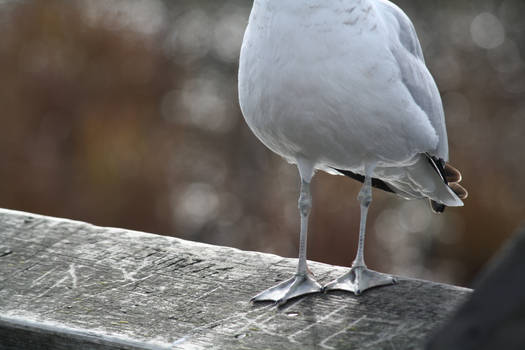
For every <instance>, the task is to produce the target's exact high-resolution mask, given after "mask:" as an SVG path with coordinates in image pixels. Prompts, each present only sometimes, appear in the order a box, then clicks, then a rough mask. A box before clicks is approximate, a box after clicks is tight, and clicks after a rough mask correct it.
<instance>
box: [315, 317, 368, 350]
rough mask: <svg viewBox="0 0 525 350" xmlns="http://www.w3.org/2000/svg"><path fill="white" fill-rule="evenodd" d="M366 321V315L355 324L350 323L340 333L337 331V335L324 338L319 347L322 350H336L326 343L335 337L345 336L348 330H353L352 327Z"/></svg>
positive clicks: (333, 334)
mask: <svg viewBox="0 0 525 350" xmlns="http://www.w3.org/2000/svg"><path fill="white" fill-rule="evenodd" d="M364 319H366V315H365V316H361V317H360V318H358V319H357V320H355V321H354V322H352V323H350V324H349V325H348V326H346V327H345V328H343V329H341V330H340V331H337V332H335V333H332V334H330V335H329V336H328V337H326V338H324V339H323V340H322V341H321V342H320V343H319V346H321V347H322V348H325V349H330V350H335V348H334V347H333V346H329V345H327V344H326V343H327V342H329V341H330V340H331V339H333V338H334V337H336V336H338V335H339V334H343V333H344V332H346V331H347V330H349V329H351V328H352V327H355V326H356V325H357V324H358V323H359V322H361V321H363V320H364Z"/></svg>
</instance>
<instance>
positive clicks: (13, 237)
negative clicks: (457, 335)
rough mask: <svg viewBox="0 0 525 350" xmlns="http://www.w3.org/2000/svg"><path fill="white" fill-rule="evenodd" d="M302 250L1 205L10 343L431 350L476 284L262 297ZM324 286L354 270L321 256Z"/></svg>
mask: <svg viewBox="0 0 525 350" xmlns="http://www.w3.org/2000/svg"><path fill="white" fill-rule="evenodd" d="M295 264H296V260H295V259H287V258H282V257H279V256H275V255H270V254H262V253H256V252H246V251H240V250H237V249H233V248H227V247H219V246H211V245H206V244H200V243H195V242H189V241H184V240H180V239H176V238H172V237H165V236H159V235H153V234H148V233H142V232H134V231H128V230H123V229H115V228H102V227H97V226H93V225H89V224H86V223H81V222H75V221H70V220H64V219H55V218H49V217H44V216H38V215H34V214H28V213H22V212H15V211H9V210H0V349H2V350H3V349H10V350H11V349H17V350H20V349H32V350H39V349H192V350H193V349H210V348H212V349H215V348H222V349H287V350H291V349H404V350H406V349H422V348H423V347H424V344H425V342H426V339H427V338H428V336H429V335H430V334H431V333H432V331H433V330H434V329H435V328H436V326H439V325H440V324H441V323H442V322H443V321H444V320H445V319H446V318H447V317H448V316H449V314H450V313H451V312H452V311H453V310H454V309H455V308H456V306H457V305H458V303H460V302H461V301H462V300H464V299H465V297H467V296H468V295H469V294H470V290H468V289H464V288H458V287H454V286H449V285H443V284H437V283H432V282H428V281H421V280H414V279H406V278H399V283H398V284H397V285H395V286H390V287H385V288H379V289H375V290H370V291H367V292H365V293H364V294H363V295H361V296H358V297H356V296H354V295H352V294H349V293H345V292H331V293H329V294H316V295H310V296H307V297H303V298H299V299H297V300H294V301H292V302H289V303H288V304H286V305H285V306H284V307H276V306H274V305H273V304H271V303H261V304H255V305H253V304H251V303H250V302H249V299H250V297H251V296H253V295H255V294H256V293H257V292H259V291H261V290H263V289H265V288H267V287H270V286H272V285H274V284H275V283H276V282H278V281H281V280H283V279H285V278H288V277H290V276H291V275H292V274H293V273H294V272H295ZM310 268H311V270H312V271H313V273H314V274H315V275H316V277H317V278H318V280H319V281H320V282H321V283H324V282H327V281H329V280H331V279H333V278H335V277H336V276H338V275H340V274H341V273H343V272H344V271H346V268H343V267H336V266H330V265H326V264H321V263H315V262H311V263H310Z"/></svg>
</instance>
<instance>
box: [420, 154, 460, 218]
mask: <svg viewBox="0 0 525 350" xmlns="http://www.w3.org/2000/svg"><path fill="white" fill-rule="evenodd" d="M427 157H428V159H429V162H430V163H431V164H432V166H433V167H434V169H435V170H436V172H437V173H438V174H439V175H440V176H441V179H442V181H443V182H444V184H445V185H446V186H447V187H448V188H449V189H450V191H451V192H453V193H454V194H455V196H456V197H458V198H459V199H465V198H467V197H468V192H467V190H466V189H465V188H464V187H463V186H461V185H460V184H459V182H461V180H462V176H461V172H460V171H459V170H458V169H456V168H454V167H453V166H452V165H450V164H448V163H445V162H444V161H443V160H442V159H437V158H435V157H432V156H430V155H428V154H427ZM429 198H430V207H431V208H432V210H433V211H434V212H436V213H442V212H443V211H444V210H445V208H446V206H447V205H449V206H451V205H450V204H447V203H443V202H441V201H439V200H435V199H433V198H432V197H429ZM460 202H461V201H460ZM461 205H463V202H461Z"/></svg>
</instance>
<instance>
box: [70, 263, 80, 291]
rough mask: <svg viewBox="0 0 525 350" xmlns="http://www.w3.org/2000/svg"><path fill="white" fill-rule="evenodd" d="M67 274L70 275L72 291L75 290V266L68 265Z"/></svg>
mask: <svg viewBox="0 0 525 350" xmlns="http://www.w3.org/2000/svg"><path fill="white" fill-rule="evenodd" d="M68 272H69V274H70V275H71V282H72V284H73V289H76V288H77V285H78V284H77V282H78V280H77V274H76V272H75V264H71V265H69V270H68Z"/></svg>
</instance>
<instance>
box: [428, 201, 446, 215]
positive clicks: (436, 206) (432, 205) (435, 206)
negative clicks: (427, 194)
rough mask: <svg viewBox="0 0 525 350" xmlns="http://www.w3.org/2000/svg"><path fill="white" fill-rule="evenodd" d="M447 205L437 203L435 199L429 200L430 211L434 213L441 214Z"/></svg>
mask: <svg viewBox="0 0 525 350" xmlns="http://www.w3.org/2000/svg"><path fill="white" fill-rule="evenodd" d="M446 207H447V206H446V205H445V204H441V203H438V202H436V201H433V200H432V199H431V200H430V208H432V211H433V212H434V213H436V214H441V213H442V212H444V211H445V208H446Z"/></svg>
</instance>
